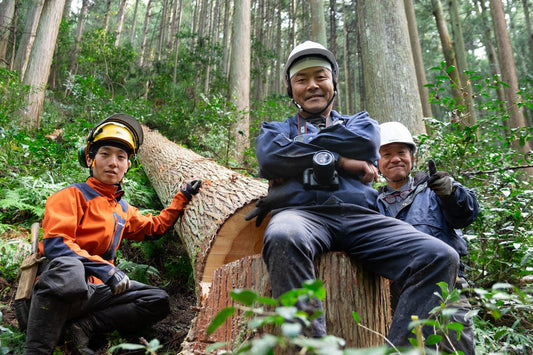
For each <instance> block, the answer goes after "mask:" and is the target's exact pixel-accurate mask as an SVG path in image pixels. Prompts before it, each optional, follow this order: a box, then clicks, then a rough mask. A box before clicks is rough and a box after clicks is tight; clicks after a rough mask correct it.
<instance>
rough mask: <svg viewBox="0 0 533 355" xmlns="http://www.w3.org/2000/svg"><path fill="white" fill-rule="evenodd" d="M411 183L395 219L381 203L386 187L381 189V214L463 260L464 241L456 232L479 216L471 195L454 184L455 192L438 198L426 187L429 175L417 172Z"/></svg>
mask: <svg viewBox="0 0 533 355" xmlns="http://www.w3.org/2000/svg"><path fill="white" fill-rule="evenodd" d="M412 179H413V180H412V181H411V184H412V186H411V188H412V191H411V193H410V194H409V195H408V196H407V197H406V198H405V200H404V201H402V202H401V207H400V209H399V210H398V212H397V214H396V215H394V214H393V213H391V210H390V209H389V206H390V205H389V204H388V203H387V202H386V201H384V199H383V197H384V191H385V187H382V188H380V190H379V192H380V194H379V196H378V201H377V202H378V208H379V211H380V213H381V214H384V215H385V216H390V217H394V218H397V219H400V220H402V221H405V222H407V223H409V224H411V225H412V226H414V227H415V228H416V229H418V230H419V231H421V232H424V233H426V234H429V235H431V236H434V237H436V238H438V239H440V240H442V241H443V242H445V243H447V244H448V245H450V246H451V247H453V248H454V249H455V250H456V251H457V252H458V253H459V255H461V256H465V255H466V253H467V247H466V241H465V240H464V238H463V233H462V232H461V230H460V229H459V228H465V227H467V226H468V225H470V224H471V223H472V222H473V221H474V220H475V219H476V218H477V216H478V213H479V205H478V202H477V199H476V197H475V195H474V193H473V192H472V191H470V190H469V189H467V188H466V187H464V186H463V185H461V184H460V183H458V182H457V181H454V182H453V186H454V192H453V193H452V194H451V195H450V196H447V197H439V196H437V194H435V193H434V192H433V191H432V190H431V189H430V188H428V187H427V180H428V179H429V175H428V174H426V173H424V172H419V173H418V174H416V175H415V177H414V178H412Z"/></svg>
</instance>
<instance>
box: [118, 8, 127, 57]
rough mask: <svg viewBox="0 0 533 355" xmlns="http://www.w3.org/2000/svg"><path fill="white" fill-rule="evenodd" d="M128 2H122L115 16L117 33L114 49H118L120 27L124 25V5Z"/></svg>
mask: <svg viewBox="0 0 533 355" xmlns="http://www.w3.org/2000/svg"><path fill="white" fill-rule="evenodd" d="M127 2H128V0H122V1H121V2H120V6H119V8H118V14H117V32H116V33H115V47H118V44H119V42H120V35H121V34H122V25H123V24H124V15H125V14H126V3H127Z"/></svg>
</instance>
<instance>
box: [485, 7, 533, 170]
mask: <svg viewBox="0 0 533 355" xmlns="http://www.w3.org/2000/svg"><path fill="white" fill-rule="evenodd" d="M489 4H490V11H491V14H492V21H493V24H494V33H495V35H496V43H498V55H499V58H500V63H502V64H503V65H502V66H501V68H500V69H501V72H502V80H503V81H504V82H505V83H507V85H508V86H506V87H505V88H504V89H503V90H504V93H505V98H506V101H507V105H508V106H507V110H508V112H509V116H510V118H511V126H512V127H514V128H519V127H526V120H525V118H524V114H523V108H522V107H521V106H519V105H518V103H520V102H521V101H522V98H521V97H520V95H519V94H518V76H517V74H516V65H515V61H514V57H513V49H512V47H511V39H510V38H509V32H508V31H507V24H506V22H505V13H504V11H503V4H502V1H501V0H489ZM519 149H521V150H522V151H523V152H524V154H530V150H531V145H530V142H525V144H524V146H523V147H521V148H519ZM529 174H531V175H533V168H532V169H529Z"/></svg>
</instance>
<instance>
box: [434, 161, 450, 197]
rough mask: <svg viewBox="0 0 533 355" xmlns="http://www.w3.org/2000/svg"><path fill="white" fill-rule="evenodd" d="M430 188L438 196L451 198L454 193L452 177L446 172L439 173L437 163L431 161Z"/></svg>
mask: <svg viewBox="0 0 533 355" xmlns="http://www.w3.org/2000/svg"><path fill="white" fill-rule="evenodd" d="M428 166H429V180H428V187H429V188H430V189H431V190H433V192H435V193H436V194H437V195H438V196H441V197H445V196H450V195H451V194H452V192H453V184H452V177H451V176H450V174H448V173H447V172H445V171H437V167H436V166H435V162H434V161H433V160H430V161H429V162H428Z"/></svg>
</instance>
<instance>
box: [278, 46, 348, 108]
mask: <svg viewBox="0 0 533 355" xmlns="http://www.w3.org/2000/svg"><path fill="white" fill-rule="evenodd" d="M304 57H318V58H323V59H325V60H327V61H328V62H329V63H330V64H331V74H332V78H333V85H334V88H335V91H337V74H338V72H339V65H338V64H337V60H336V59H335V56H334V55H333V53H332V52H331V51H329V50H328V49H326V47H324V46H323V45H321V44H320V43H316V42H313V41H305V42H303V43H301V44H299V45H297V46H296V47H294V49H293V50H292V51H291V53H290V54H289V58H288V59H287V63H285V68H284V72H283V75H284V78H285V82H286V83H287V94H288V95H289V97H290V98H292V88H291V77H290V69H291V67H292V66H293V65H294V64H295V63H297V62H298V61H300V59H302V58H304Z"/></svg>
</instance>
